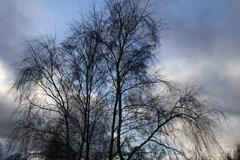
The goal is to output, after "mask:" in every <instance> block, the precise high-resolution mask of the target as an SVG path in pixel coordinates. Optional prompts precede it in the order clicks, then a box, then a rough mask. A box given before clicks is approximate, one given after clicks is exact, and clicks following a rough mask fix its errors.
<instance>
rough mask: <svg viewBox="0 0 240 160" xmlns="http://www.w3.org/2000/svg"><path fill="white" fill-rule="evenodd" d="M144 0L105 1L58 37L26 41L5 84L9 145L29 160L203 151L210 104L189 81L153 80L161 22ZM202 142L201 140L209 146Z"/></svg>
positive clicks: (210, 148)
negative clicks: (11, 102)
mask: <svg viewBox="0 0 240 160" xmlns="http://www.w3.org/2000/svg"><path fill="white" fill-rule="evenodd" d="M150 6H151V5H150V1H148V0H142V1H137V0H106V7H105V10H104V11H102V12H97V11H96V10H93V12H92V13H91V14H90V16H89V17H87V19H86V20H83V21H81V22H75V23H74V24H73V25H72V27H71V28H70V29H71V34H70V35H69V36H68V37H67V38H65V39H64V40H63V41H62V42H60V43H59V42H57V40H56V37H47V38H45V39H40V40H35V41H31V42H30V43H28V47H27V49H26V55H25V58H24V59H23V60H22V61H21V63H20V65H19V66H18V70H17V78H16V80H15V84H14V86H13V90H14V91H16V96H17V100H18V101H19V108H18V109H17V112H16V113H18V114H19V120H18V121H17V123H16V127H15V129H14V130H13V132H12V144H14V145H15V144H16V146H17V148H18V150H19V151H20V153H22V154H23V155H24V156H28V157H31V158H34V157H35V158H43V159H49V160H50V159H59V160H62V159H63V160H75V159H78V160H81V159H84V160H94V159H108V160H113V159H120V160H140V159H146V160H148V159H149V160H150V159H151V160H154V159H164V158H170V159H171V158H175V159H176V158H180V157H181V158H185V159H188V157H189V156H192V155H189V154H190V153H189V150H191V151H193V152H194V155H193V156H194V158H195V159H200V158H201V157H202V155H203V154H207V155H209V157H211V154H212V152H214V151H215V150H214V149H219V148H218V147H219V145H218V143H217V140H216V139H215V129H217V123H216V120H218V119H217V118H219V113H220V112H218V111H216V110H214V109H212V108H210V107H209V105H208V104H207V103H205V101H204V100H203V98H202V97H201V94H200V91H201V90H200V89H199V88H198V87H197V86H195V85H190V84H188V85H183V86H182V85H180V84H177V83H174V82H171V81H168V80H165V79H163V78H162V77H161V76H159V74H158V73H157V72H155V70H154V69H153V68H154V67H153V66H154V58H156V57H157V55H156V52H154V50H155V49H156V47H158V46H159V45H160V41H159V34H160V31H161V30H162V25H161V24H158V23H156V21H155V20H154V18H153V16H152V14H151V8H150ZM209 144H211V145H209Z"/></svg>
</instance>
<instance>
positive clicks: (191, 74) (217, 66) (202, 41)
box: [0, 0, 240, 157]
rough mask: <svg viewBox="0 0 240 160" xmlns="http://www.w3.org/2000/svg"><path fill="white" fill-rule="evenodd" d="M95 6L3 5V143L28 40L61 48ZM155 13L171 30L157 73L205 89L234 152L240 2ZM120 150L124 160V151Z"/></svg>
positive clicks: (180, 5) (14, 0)
mask: <svg viewBox="0 0 240 160" xmlns="http://www.w3.org/2000/svg"><path fill="white" fill-rule="evenodd" d="M93 2H94V1H88V0H70V1H64V0H62V1H59V0H51V1H48V0H36V1H32V0H1V1H0V21H1V24H0V35H1V39H0V139H1V141H2V142H6V140H7V135H8V133H9V129H10V127H11V126H12V125H13V119H14V118H12V119H10V118H9V116H10V114H11V112H12V110H13V109H14V108H15V106H16V103H15V102H14V96H13V95H12V92H10V93H9V92H8V90H9V89H10V87H11V85H12V80H13V79H15V78H16V72H15V68H16V64H17V62H19V60H20V59H22V58H23V51H24V47H23V46H25V43H26V42H28V41H29V40H31V39H36V38H38V37H39V36H43V35H46V34H51V35H56V37H55V38H56V39H55V40H56V41H57V43H58V42H59V41H62V40H63V39H64V38H65V37H69V36H70V33H72V31H71V29H72V28H71V27H69V26H72V25H69V24H74V23H75V22H76V20H81V16H83V17H84V16H85V15H87V13H88V12H89V11H90V10H91V6H92V5H93V4H94V3H93ZM95 3H96V4H95V6H96V7H97V8H96V10H98V9H99V8H102V7H103V6H104V3H103V1H102V0H99V1H95ZM151 7H152V8H151V9H152V10H153V14H154V16H153V17H154V18H155V17H156V18H157V19H161V20H162V22H163V23H164V24H166V28H167V29H166V30H164V31H163V32H162V33H161V36H160V38H161V46H160V45H159V44H158V43H157V46H156V50H155V51H154V52H157V53H160V54H159V55H158V57H156V58H157V63H155V65H154V67H155V69H159V70H160V71H161V74H162V75H163V76H164V77H166V78H167V79H169V80H172V81H178V82H181V83H188V82H189V81H194V82H196V83H197V84H200V85H201V86H203V87H204V89H205V90H204V93H205V94H204V95H203V96H204V99H205V100H208V103H209V104H210V105H211V106H214V107H218V109H219V110H221V111H223V112H224V114H225V115H226V119H227V123H226V124H222V133H221V135H219V136H221V142H220V143H221V144H222V145H223V149H225V150H230V149H231V148H232V146H233V145H234V144H235V143H236V142H237V141H239V140H240V135H239V133H240V124H239V121H240V84H239V83H240V63H239V62H240V53H239V51H240V47H239V46H240V45H239V42H240V21H239V17H240V1H238V0H211V1H209V0H201V1H199V0H192V1H189V0H181V1H180V0H161V1H155V5H153V6H151ZM73 22H74V23H73ZM89 23H90V22H89ZM69 28H71V29H69ZM109 34H112V33H108V35H109ZM112 36H114V35H112ZM68 41H69V42H70V40H69V39H68ZM74 43H75V42H74ZM111 49H112V48H111ZM111 49H110V50H111ZM113 52H114V50H113ZM112 76H113V75H112ZM131 83H133V82H131ZM108 87H109V86H108ZM115 100H116V99H115ZM116 120H118V119H116ZM119 123H122V122H119ZM79 134H80V133H79ZM116 135H118V136H119V133H117V132H116ZM119 139H120V137H118V140H119ZM118 140H116V143H118V142H117V141H118ZM59 143H60V142H59ZM86 143H87V141H86ZM114 143H115V142H114ZM116 150H118V152H120V157H121V149H120V147H119V146H118V147H117V148H116ZM69 152H70V151H69Z"/></svg>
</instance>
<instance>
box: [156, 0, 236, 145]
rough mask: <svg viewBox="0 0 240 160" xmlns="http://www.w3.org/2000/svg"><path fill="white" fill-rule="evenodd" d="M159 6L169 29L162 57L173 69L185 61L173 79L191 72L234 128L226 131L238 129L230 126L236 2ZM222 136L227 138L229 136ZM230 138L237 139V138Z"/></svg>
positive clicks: (170, 1) (176, 0)
mask: <svg viewBox="0 0 240 160" xmlns="http://www.w3.org/2000/svg"><path fill="white" fill-rule="evenodd" d="M161 4H162V5H163V7H162V10H161V12H160V13H161V15H162V18H163V20H164V21H165V22H166V23H167V25H168V26H169V28H170V29H169V30H167V31H165V33H164V34H163V39H162V43H163V45H162V49H161V50H162V54H163V57H164V58H169V57H171V59H170V60H174V61H175V63H173V64H172V65H173V66H174V67H176V68H179V64H177V63H180V61H181V59H184V62H185V63H184V64H183V66H181V67H180V69H178V71H179V72H180V73H177V74H176V75H175V79H179V78H180V79H181V78H182V77H188V78H191V77H190V76H191V75H186V73H189V72H190V73H192V74H193V75H194V77H195V78H197V79H198V80H199V81H200V83H201V85H203V86H204V87H205V88H206V90H207V92H208V97H209V99H211V100H213V102H214V103H215V104H216V105H217V106H219V109H221V110H222V111H223V112H224V113H225V114H226V116H227V117H228V118H229V119H230V122H229V124H230V125H233V124H234V125H235V126H231V127H230V128H234V127H235V128H240V124H236V123H233V124H231V120H232V119H233V117H234V119H235V121H236V119H237V120H238V121H240V63H239V62H240V19H239V17H240V1H238V0H201V1H199V0H191V1H190V0H181V1H180V0H165V1H163V2H161ZM189 70H190V71H189ZM188 78H185V80H188ZM232 132H235V133H236V132H237V130H232ZM226 136H228V138H230V139H231V136H232V134H230V133H229V134H228V135H226ZM233 138H234V139H235V140H237V139H238V140H240V136H233ZM233 138H232V139H233ZM235 142H236V141H235Z"/></svg>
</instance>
